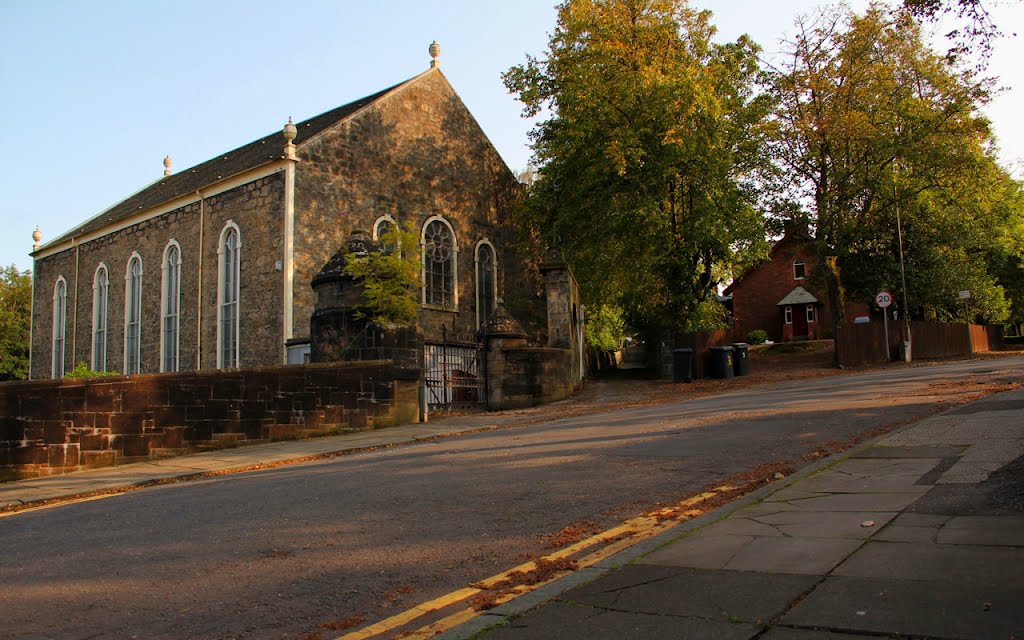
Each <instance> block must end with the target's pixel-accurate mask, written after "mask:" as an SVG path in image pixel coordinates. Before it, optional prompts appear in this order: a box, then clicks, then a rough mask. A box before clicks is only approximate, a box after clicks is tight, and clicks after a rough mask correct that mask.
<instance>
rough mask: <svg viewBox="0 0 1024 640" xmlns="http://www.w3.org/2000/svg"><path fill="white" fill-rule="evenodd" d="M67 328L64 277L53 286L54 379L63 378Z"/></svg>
mask: <svg viewBox="0 0 1024 640" xmlns="http://www.w3.org/2000/svg"><path fill="white" fill-rule="evenodd" d="M67 326H68V283H67V281H66V280H64V276H60V277H59V278H57V282H56V283H55V284H54V285H53V341H52V346H53V368H52V375H53V377H54V378H63V377H64V344H65V340H66V338H67V335H66V334H67Z"/></svg>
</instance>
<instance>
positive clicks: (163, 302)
mask: <svg viewBox="0 0 1024 640" xmlns="http://www.w3.org/2000/svg"><path fill="white" fill-rule="evenodd" d="M160 272H161V276H162V277H161V280H162V282H163V286H161V288H160V316H161V317H160V371H177V370H178V346H179V341H180V338H179V334H180V327H181V245H179V244H178V242H177V240H171V241H170V242H168V243H167V247H166V248H165V249H164V259H163V261H162V262H161V264H160Z"/></svg>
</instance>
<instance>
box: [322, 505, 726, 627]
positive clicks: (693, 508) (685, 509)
mask: <svg viewBox="0 0 1024 640" xmlns="http://www.w3.org/2000/svg"><path fill="white" fill-rule="evenodd" d="M736 489H737V487H732V486H720V487H715V488H714V489H711V490H710V491H707V492H705V493H702V494H700V495H696V496H692V497H690V498H687V499H686V500H683V501H681V502H679V503H678V504H675V505H672V506H669V507H664V508H662V509H658V510H656V511H652V512H650V513H647V514H645V515H642V516H639V517H636V518H633V519H631V520H627V521H625V522H623V523H622V524H620V525H619V526H617V527H613V528H611V529H608V530H607V531H604V532H602V533H598V534H595V535H593V536H590V537H589V538H586V539H584V540H580V541H579V542H576V543H574V544H572V545H569V546H568V547H565V548H563V549H559V550H558V551H555V552H553V553H550V554H548V555H545V556H543V557H541V558H539V559H538V560H531V561H530V562H525V563H523V564H521V565H519V566H517V567H513V568H511V569H509V570H507V571H504V572H502V573H499V574H497V575H494V576H491V577H490V578H486V579H484V580H481V581H479V582H476V583H474V584H473V586H469V587H464V588H462V589H459V590H457V591H453V592H451V593H448V594H446V595H443V596H441V597H439V598H435V599H433V600H430V601H427V602H424V603H422V604H419V605H417V606H415V607H413V608H412V609H409V610H407V611H404V612H402V613H399V614H397V615H394V616H391V617H390V618H387V619H385V620H381V621H380V622H376V623H374V624H371V625H369V626H367V627H364V628H362V629H359V630H358V631H353V632H351V633H347V634H345V635H343V636H339V637H338V638H337V639H336V640H367V639H368V638H373V637H375V636H379V635H381V634H385V633H389V632H392V631H395V630H397V629H401V628H402V627H405V626H408V625H409V624H410V623H412V622H413V621H415V620H416V619H418V618H421V617H423V616H426V615H428V614H433V613H436V612H438V611H441V610H442V609H446V608H449V607H452V606H453V605H456V604H458V603H461V602H464V601H466V600H468V599H469V598H472V597H473V596H476V595H479V594H482V593H485V592H488V591H492V590H496V589H499V588H501V587H502V586H503V585H508V584H509V583H514V581H515V580H516V579H517V578H519V577H522V576H524V575H528V574H530V573H531V572H535V571H537V570H538V569H539V568H541V567H542V566H543V565H544V564H545V563H555V562H558V561H564V560H568V559H570V558H573V557H574V556H576V555H578V554H580V553H582V552H584V551H587V550H588V549H591V548H593V547H600V548H599V549H597V550H596V551H593V552H591V553H589V554H587V555H585V556H582V557H579V558H576V559H575V560H574V561H573V564H574V565H575V569H572V570H565V571H559V572H557V573H556V574H554V575H553V576H552V577H550V578H548V579H546V580H542V581H539V582H536V583H534V584H518V585H514V586H510V587H506V588H505V589H502V590H501V591H498V592H496V594H495V596H494V597H493V598H491V599H490V600H489V601H488V604H489V605H492V606H497V605H499V604H503V603H505V602H509V601H510V600H514V599H515V598H518V597H519V596H521V595H523V594H525V593H529V592H531V591H534V590H536V589H539V588H540V587H543V586H544V585H547V584H550V583H552V582H554V581H555V580H558V579H560V578H562V577H564V576H566V575H568V574H569V573H571V572H572V571H573V570H579V569H583V568H585V567H590V566H593V565H595V564H597V563H598V562H601V561H602V560H605V559H607V558H610V557H611V556H613V555H615V554H617V553H619V552H621V551H622V550H624V549H628V548H629V547H631V546H633V545H635V544H637V543H639V542H642V541H643V540H646V539H648V538H651V537H653V536H656V535H658V534H659V533H662V532H663V531H666V530H668V529H671V528H672V527H674V526H676V525H678V524H679V523H681V522H685V521H686V520H689V519H691V518H694V517H696V516H699V515H702V514H703V513H704V510H703V509H699V508H697V507H698V505H700V504H701V503H703V502H706V501H707V500H709V499H711V498H713V497H715V496H717V495H719V494H722V493H727V492H732V491H736ZM602 545H603V546H602ZM481 613H483V611H481V610H478V609H477V608H475V607H472V606H467V607H464V608H462V609H460V610H458V611H456V612H455V613H452V614H450V615H448V616H445V617H444V618H441V619H440V620H437V621H435V622H432V623H430V624H428V625H425V626H423V627H420V628H418V629H415V630H413V631H407V632H405V633H402V634H401V635H400V637H401V638H402V640H423V639H426V638H431V637H433V636H435V635H437V634H439V633H442V632H444V631H447V630H449V629H451V628H453V627H456V626H458V625H460V624H462V623H464V622H468V621H469V620H472V619H473V618H475V617H477V616H479V615H480V614H481Z"/></svg>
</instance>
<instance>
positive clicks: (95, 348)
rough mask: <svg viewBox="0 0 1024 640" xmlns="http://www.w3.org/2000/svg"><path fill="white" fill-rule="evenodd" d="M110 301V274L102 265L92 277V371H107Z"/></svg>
mask: <svg viewBox="0 0 1024 640" xmlns="http://www.w3.org/2000/svg"><path fill="white" fill-rule="evenodd" d="M109 299H110V274H109V273H108V272H107V265H105V264H103V263H102V262H101V263H100V266H98V267H96V273H95V275H93V277H92V369H93V371H106V370H107V302H108V300H109Z"/></svg>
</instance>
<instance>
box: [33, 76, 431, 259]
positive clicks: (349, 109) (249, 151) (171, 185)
mask: <svg viewBox="0 0 1024 640" xmlns="http://www.w3.org/2000/svg"><path fill="white" fill-rule="evenodd" d="M417 77H419V76H417ZM415 79H416V78H412V79H410V80H406V81H405V82H400V83H398V84H396V85H394V86H391V87H388V88H387V89H384V90H383V91H378V92H377V93H375V94H373V95H370V96H366V97H365V98H360V99H359V100H356V101H354V102H350V103H348V104H345V105H342V106H340V107H337V108H335V109H331V110H330V111H326V112H324V113H321V114H320V115H318V116H314V117H312V118H309V119H308V120H304V121H302V122H299V123H297V124H296V125H295V128H296V129H297V130H298V133H297V135H296V137H295V144H296V145H301V144H302V143H303V142H305V141H306V140H309V139H310V138H312V137H313V136H315V135H317V134H319V133H321V132H323V131H324V130H326V129H328V128H330V127H331V126H333V125H335V124H337V123H339V122H340V121H342V120H344V119H345V118H347V117H349V116H350V115H352V114H354V113H355V112H356V111H359V110H360V109H362V108H363V107H365V106H367V105H369V104H371V103H373V102H376V101H377V100H379V99H380V98H383V97H384V96H385V95H387V94H388V93H391V92H392V91H394V90H395V89H398V88H399V87H401V86H403V85H405V84H408V83H409V82H412V81H413V80H415ZM283 155H284V136H283V135H282V133H281V131H280V130H278V131H276V132H274V133H272V134H270V135H268V136H264V137H262V138H260V139H259V140H256V141H255V142H250V143H249V144H247V145H243V146H241V147H238V148H237V149H235V150H233V151H228V152H227V153H225V154H222V155H218V156H217V157H216V158H213V159H211V160H207V161H206V162H203V163H201V164H197V165H195V166H194V167H192V168H190V169H185V170H184V171H180V172H178V173H172V174H171V175H169V176H165V177H163V178H161V179H160V180H157V181H156V182H154V183H152V184H150V185H149V186H147V187H144V188H143V189H142V190H141V191H139V192H137V193H135V194H133V195H131V196H129V197H127V198H126V199H124V200H122V201H121V202H119V203H117V204H115V205H114V206H112V207H110V208H109V209H107V210H106V211H103V212H101V213H100V214H99V215H96V216H94V217H92V218H90V219H89V220H86V221H85V222H84V223H83V224H81V225H80V226H78V227H75V228H73V229H71V230H70V231H68V232H67V233H64V234H62V235H61V236H59V237H57V238H55V239H54V240H51V241H50V242H47V243H46V244H45V245H43V246H42V247H41V248H40V250H42V249H46V248H48V247H50V246H52V245H56V244H59V243H61V242H63V241H65V240H67V239H69V238H72V237H75V236H81V235H83V234H85V233H89V232H91V231H96V230H98V229H102V228H103V227H105V226H107V225H110V224H114V223H116V222H119V221H121V220H124V219H125V218H128V217H129V216H131V215H133V214H136V213H138V212H140V211H144V210H146V209H149V208H151V207H155V206H157V205H160V204H162V203H164V202H169V201H171V200H173V199H175V198H179V197H181V196H184V195H188V194H191V193H195V192H196V190H197V189H201V188H203V187H205V186H207V185H210V184H212V183H214V182H217V181H218V180H220V179H222V178H228V177H230V176H234V175H238V174H239V173H242V172H244V171H248V170H249V169H254V168H256V167H258V166H260V165H262V164H265V163H267V162H271V161H273V160H277V159H279V158H281V157H283Z"/></svg>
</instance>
